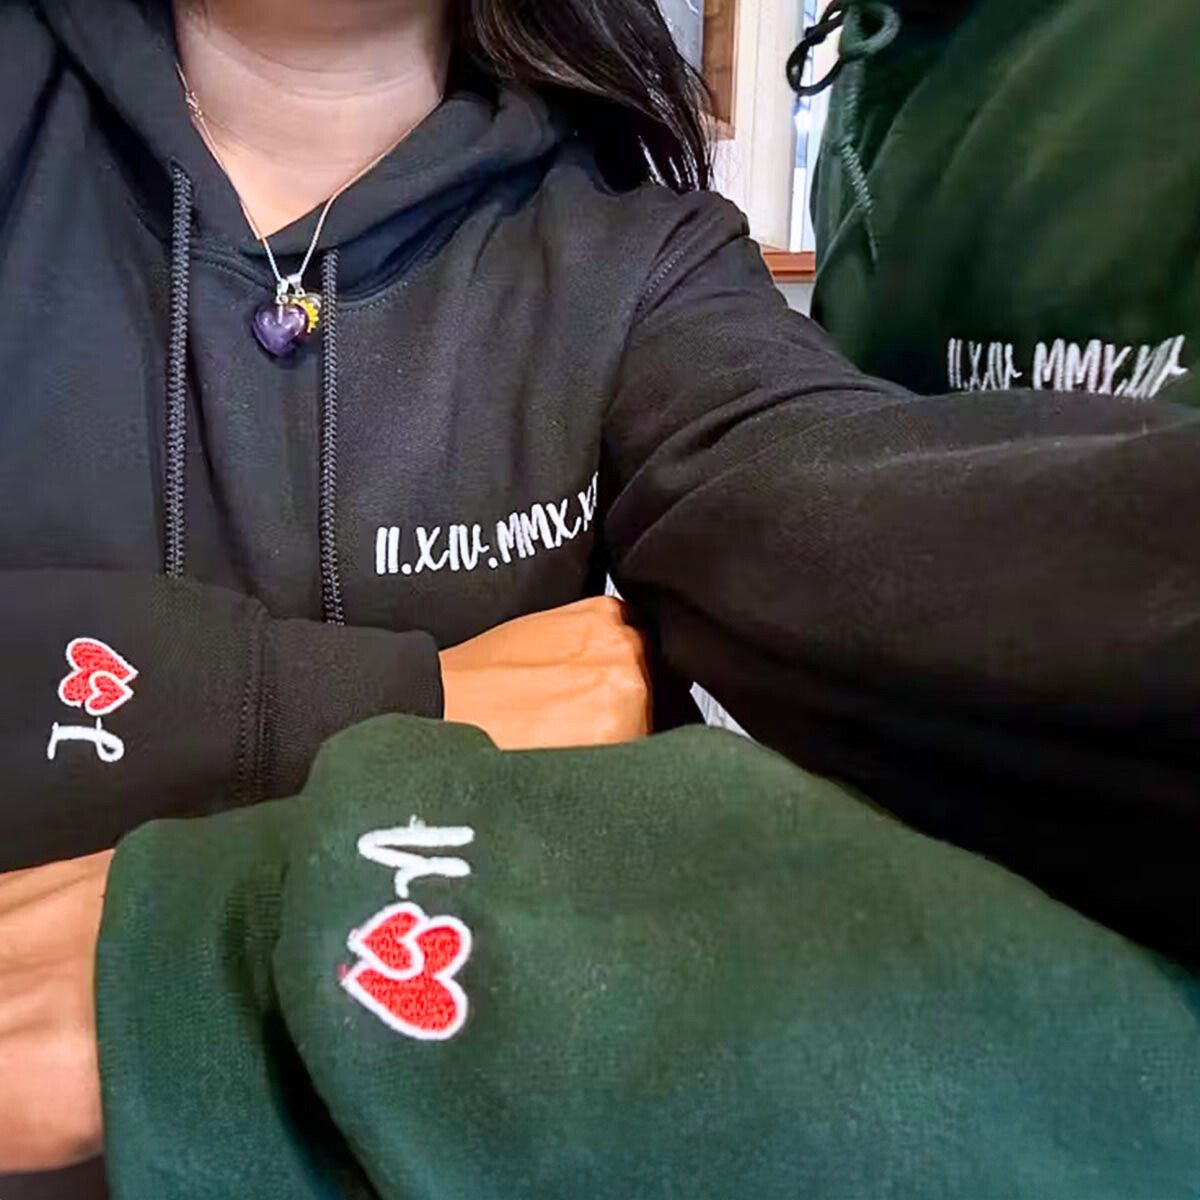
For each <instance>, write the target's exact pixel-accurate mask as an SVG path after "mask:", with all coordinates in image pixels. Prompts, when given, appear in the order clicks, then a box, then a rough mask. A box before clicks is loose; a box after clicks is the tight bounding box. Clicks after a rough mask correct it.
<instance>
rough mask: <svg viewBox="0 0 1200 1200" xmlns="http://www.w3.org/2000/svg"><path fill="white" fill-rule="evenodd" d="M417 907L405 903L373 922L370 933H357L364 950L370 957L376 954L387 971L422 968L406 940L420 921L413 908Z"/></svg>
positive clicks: (408, 973)
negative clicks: (384, 917)
mask: <svg viewBox="0 0 1200 1200" xmlns="http://www.w3.org/2000/svg"><path fill="white" fill-rule="evenodd" d="M414 907H415V906H413V905H406V906H405V907H404V908H401V909H399V910H397V911H395V912H393V913H392V915H391V916H390V917H388V918H387V919H386V920H384V921H380V922H378V923H377V924H374V925H372V926H371V927H370V932H369V933H367V934H365V935H364V934H360V935H358V942H359V945H361V946H362V948H363V949H362V953H363V954H364V955H365V956H366V957H367V958H375V959H376V960H377V961H378V963H379V964H380V965H381V966H382V968H383V969H384V970H385V971H391V972H393V973H394V974H396V975H410V974H412V972H413V970H414V969H419V968H417V967H416V956H415V955H414V954H413V952H412V949H411V948H410V947H409V945H408V943H407V942H406V941H405V938H407V937H408V935H409V934H410V933H412V932H413V930H414V929H416V928H417V926H418V925H420V923H421V919H420V918H419V917H418V916H417V915H416V913H414V912H413V911H412V910H413V908H414Z"/></svg>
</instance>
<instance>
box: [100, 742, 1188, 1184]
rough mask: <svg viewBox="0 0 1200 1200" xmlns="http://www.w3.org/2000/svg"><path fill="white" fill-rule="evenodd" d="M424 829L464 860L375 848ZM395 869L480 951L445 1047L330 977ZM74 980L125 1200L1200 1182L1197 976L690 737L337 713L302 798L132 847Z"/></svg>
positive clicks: (967, 859) (895, 827) (901, 831)
mask: <svg viewBox="0 0 1200 1200" xmlns="http://www.w3.org/2000/svg"><path fill="white" fill-rule="evenodd" d="M463 829H466V830H468V831H469V832H470V833H471V834H472V837H471V838H470V839H469V840H467V839H466V838H465V837H464V836H461V831H462V830H463ZM429 830H451V831H454V830H458V831H460V835H459V836H456V837H449V836H443V837H441V839H440V840H441V842H442V844H447V843H450V844H452V845H453V848H451V849H448V850H447V849H442V850H434V849H425V850H422V851H419V853H420V854H422V855H439V854H441V855H450V856H455V857H461V860H462V861H463V862H465V863H466V864H467V865H468V866H469V872H470V873H469V874H465V873H464V872H463V871H461V870H457V871H456V870H454V869H449V868H448V869H446V870H445V871H444V872H443V873H442V874H441V875H437V874H434V875H424V876H422V875H421V874H420V873H419V872H416V871H414V870H413V869H411V865H410V863H409V861H408V860H404V859H391V860H389V859H386V858H384V857H381V856H380V853H379V847H380V846H392V847H396V846H400V845H402V844H408V845H410V846H411V845H413V844H414V842H413V840H412V839H413V837H414V836H417V837H420V836H421V835H422V834H428V832H429ZM377 831H390V832H388V833H386V834H382V835H377V836H376V837H375V838H374V839H369V841H368V843H367V844H366V845H365V847H364V846H363V845H360V839H361V838H362V837H363V835H364V834H368V835H369V834H372V833H377ZM414 831H416V833H415V835H414ZM406 838H407V843H406V841H405V839H406ZM438 841H439V838H434V839H432V841H431V842H430V843H429V844H430V845H433V844H436V843H437V842H438ZM397 866H399V872H400V875H401V876H403V877H404V878H405V879H407V880H408V881H409V885H410V886H409V888H408V896H407V898H406V902H407V903H409V904H414V903H415V904H416V905H418V906H420V908H421V909H422V911H423V913H424V914H425V915H426V916H427V917H428V918H430V919H431V921H432V922H433V923H435V924H436V923H439V922H440V923H441V924H442V926H443V927H442V930H441V935H442V936H443V937H450V938H451V940H452V941H453V942H454V944H453V945H452V946H451V947H450V949H449V951H447V952H446V953H443V951H445V949H446V947H445V944H444V943H443V945H442V949H441V950H438V953H439V954H442V959H441V960H440V961H441V965H442V966H444V965H445V963H446V962H447V961H449V960H450V959H451V958H453V957H454V952H455V950H456V949H461V946H462V940H461V939H462V938H463V936H464V935H463V934H462V933H461V932H458V933H455V932H454V931H453V930H452V929H450V925H451V924H452V923H453V922H459V923H461V926H460V927H459V929H460V931H461V928H462V927H465V930H466V931H467V936H469V938H470V946H469V953H468V954H467V955H466V957H465V961H461V960H455V961H456V963H457V966H456V968H455V972H454V973H453V976H452V979H451V977H449V976H448V977H447V978H448V979H451V982H454V983H457V984H458V985H460V986H461V988H462V989H463V995H464V997H465V1000H466V1008H465V1009H464V1011H465V1012H466V1019H465V1024H463V1025H462V1026H461V1028H460V1029H459V1031H458V1032H457V1033H456V1034H455V1035H454V1036H452V1037H449V1038H447V1039H444V1040H419V1039H418V1038H416V1037H413V1036H410V1035H409V1034H407V1033H405V1032H400V1031H398V1030H397V1029H396V1028H393V1027H391V1026H389V1025H388V1024H386V1023H385V1022H384V1020H382V1019H381V1018H380V1017H379V1016H378V1015H377V1014H376V1013H375V1012H374V1011H372V1010H371V1009H370V1008H369V1007H367V1006H364V1005H363V1004H362V1003H360V1002H359V1001H358V1000H356V999H355V998H354V996H353V995H352V994H351V993H350V992H349V991H348V990H347V988H346V987H345V986H344V985H343V983H342V982H340V981H341V980H342V979H343V978H344V977H345V972H346V971H347V969H348V968H349V969H351V970H353V969H355V968H357V967H358V966H360V964H361V961H362V960H363V958H364V956H365V953H366V952H365V951H364V950H363V949H362V948H361V945H356V947H355V949H354V950H353V951H351V950H348V948H347V942H348V935H350V934H351V932H352V931H355V930H358V931H360V936H365V932H364V931H365V930H368V929H370V928H372V927H373V922H372V918H373V917H374V916H375V914H379V913H381V912H384V911H386V910H387V909H388V907H389V906H392V905H396V904H397V902H398V895H399V889H398V887H397V886H396V880H394V878H393V868H396V867H397ZM402 898H403V897H402ZM456 938H457V939H459V940H458V941H454V939H456ZM425 948H426V950H427V951H428V952H429V954H430V956H432V954H433V952H434V950H435V949H437V948H436V947H432V948H431V947H430V946H428V945H427V946H426V947H425ZM376 949H378V950H379V952H380V953H388V952H395V947H394V946H392V947H391V950H390V951H389V950H388V948H387V947H382V948H381V947H379V946H377V947H376ZM392 966H393V967H396V966H401V967H405V968H406V969H407V967H409V966H411V963H403V964H397V963H395V962H393V963H392ZM433 969H434V968H433V966H432V965H431V961H426V963H425V971H426V972H429V971H432V970H433ZM97 980H98V1016H99V1031H100V1050H101V1063H102V1074H103V1090H104V1108H105V1123H106V1130H107V1140H108V1164H109V1173H110V1179H111V1186H112V1189H113V1195H114V1197H115V1200H148V1198H149V1197H156V1198H163V1200H166V1198H168V1197H169V1198H170V1200H229V1198H230V1197H233V1196H236V1197H238V1200H277V1198H278V1197H281V1196H286V1197H288V1200H308V1198H312V1200H316V1198H318V1197H321V1198H325V1197H335V1196H353V1197H384V1198H386V1200H562V1198H563V1197H588V1198H589V1200H668V1198H671V1200H675V1198H678V1197H681V1196H686V1197H689V1200H731V1198H743V1197H745V1198H749V1197H754V1198H755V1200H807V1198H810V1197H811V1198H812V1200H863V1198H864V1197H868V1196H869V1197H878V1198H885V1197H895V1198H896V1200H900V1198H903V1200H962V1198H963V1197H966V1196H970V1197H972V1198H973V1200H1129V1197H1131V1196H1147V1197H1149V1196H1153V1197H1155V1200H1191V1198H1192V1197H1194V1195H1195V1186H1196V1181H1197V1179H1200V1134H1198V1130H1200V989H1198V985H1197V981H1196V980H1195V979H1194V978H1192V977H1190V976H1188V975H1186V974H1185V973H1183V972H1182V971H1180V970H1179V969H1177V968H1175V967H1173V966H1171V965H1169V964H1168V963H1167V962H1165V961H1164V960H1162V959H1160V958H1158V957H1156V956H1155V955H1154V954H1152V953H1150V952H1149V951H1147V950H1144V949H1141V948H1139V947H1137V946H1135V945H1133V944H1132V943H1130V942H1128V941H1125V940H1124V939H1123V938H1121V937H1119V936H1117V935H1116V934H1114V933H1111V932H1109V931H1107V930H1105V929H1103V928H1101V927H1099V926H1097V925H1095V924H1092V923H1091V922H1089V921H1088V920H1086V919H1084V918H1083V917H1081V916H1079V915H1077V914H1076V913H1074V912H1072V911H1071V910H1069V909H1067V908H1065V907H1063V906H1061V905H1059V904H1058V903H1056V902H1054V901H1052V900H1050V899H1049V898H1047V897H1046V896H1045V895H1044V894H1043V893H1041V892H1039V891H1038V890H1037V889H1036V888H1034V887H1032V886H1031V885H1029V884H1028V883H1026V882H1024V881H1022V880H1020V879H1018V878H1016V877H1015V876H1013V875H1010V874H1008V873H1007V872H1005V871H1004V870H1002V869H1000V868H999V867H997V866H994V865H992V864H989V863H987V862H985V861H983V860H981V859H977V858H975V857H972V856H971V855H969V854H967V853H964V852H962V851H960V850H957V849H953V848H951V847H949V846H947V845H945V844H942V843H939V842H936V841H932V840H929V839H927V838H925V837H924V836H922V835H920V834H917V833H915V832H912V831H910V830H908V829H906V828H905V827H903V826H901V825H900V824H898V823H897V822H895V821H894V820H893V819H892V818H890V817H888V816H885V815H882V814H881V813H880V812H878V811H876V810H875V809H873V808H872V807H870V806H868V805H867V804H864V803H862V802H861V801H859V800H858V799H856V798H854V797H853V796H851V795H850V794H848V793H846V792H845V791H843V790H841V789H839V788H837V787H835V786H834V785H832V784H830V783H828V782H825V781H823V780H820V779H817V778H814V777H812V776H809V775H805V774H801V773H800V772H798V771H797V770H796V769H795V768H793V767H792V766H790V765H789V764H788V763H787V762H786V761H785V760H783V759H781V758H778V757H776V756H774V755H773V754H771V753H769V752H766V751H764V750H762V749H759V748H756V747H754V746H752V745H750V744H749V743H746V742H744V741H742V740H741V739H738V738H735V737H734V736H732V735H727V734H721V733H716V732H713V731H705V730H689V731H684V732H681V733H676V734H670V735H665V736H662V737H660V738H658V739H654V740H651V741H649V742H646V743H642V744H638V745H631V746H626V747H620V748H615V749H602V750H581V751H570V752H558V753H539V754H501V753H500V752H498V751H496V750H495V749H494V748H493V747H492V746H491V744H490V743H489V742H488V741H487V740H486V739H485V738H484V737H483V736H482V735H481V734H479V733H478V732H476V731H474V730H470V729H466V728H456V727H447V726H443V725H439V724H436V723H429V722H421V721H418V720H416V719H402V718H383V719H380V720H377V721H374V722H371V723H368V724H366V725H363V726H361V727H359V728H357V729H355V730H352V731H350V732H348V733H346V734H344V735H342V736H341V737H339V738H338V739H335V740H334V742H333V743H332V744H331V745H330V746H329V747H328V748H327V749H326V750H324V751H323V752H322V754H321V756H320V758H319V759H318V761H317V763H316V766H315V768H314V770H313V773H312V776H311V778H310V780H309V783H308V785H307V787H306V789H305V791H304V794H303V795H302V796H301V797H299V798H298V799H295V800H288V801H282V802H276V803H274V804H270V805H267V806H263V807H260V808H258V809H255V810H247V811H244V812H240V813H234V814H226V815H222V816H218V817H212V818H208V819H204V820H199V821H195V822H175V823H160V824H155V825H151V826H149V827H147V828H146V829H143V830H141V831H139V832H137V833H135V834H134V835H133V836H131V837H130V838H128V839H127V840H126V841H125V842H124V843H123V844H122V846H121V848H120V849H119V851H118V854H117V857H116V861H115V864H114V866H113V871H112V876H111V881H110V887H109V894H108V898H107V902H106V907H105V914H104V923H103V929H102V933H101V940H100V947H99V957H98V976H97ZM376 982H378V979H377V981H376ZM425 982H428V981H427V980H426V981H425ZM395 986H396V987H397V988H398V989H403V988H412V987H415V986H418V985H416V984H413V983H412V982H411V981H410V982H409V983H407V984H399V983H397V984H396V985H395ZM442 999H443V1001H444V1000H445V995H443V996H442ZM435 1007H436V1006H435ZM418 1008H419V1006H418ZM389 1011H390V1010H389ZM397 1011H399V1009H397ZM415 1011H417V1010H416V1009H414V1010H411V1011H410V1012H409V1016H410V1017H411V1016H412V1015H413V1012H415Z"/></svg>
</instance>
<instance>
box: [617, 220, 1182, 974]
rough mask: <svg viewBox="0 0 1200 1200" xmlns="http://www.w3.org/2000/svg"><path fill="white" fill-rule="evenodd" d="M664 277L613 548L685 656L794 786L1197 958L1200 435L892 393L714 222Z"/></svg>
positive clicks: (672, 254)
mask: <svg viewBox="0 0 1200 1200" xmlns="http://www.w3.org/2000/svg"><path fill="white" fill-rule="evenodd" d="M661 261H662V263H663V264H664V265H663V267H662V268H661V269H660V270H659V271H658V272H656V274H655V275H654V276H653V277H652V280H651V287H650V289H648V291H647V294H646V298H645V300H644V302H643V307H642V311H641V313H640V316H639V320H638V322H637V324H636V326H635V328H634V329H633V331H632V334H631V338H630V342H629V346H628V350H627V355H626V359H625V363H624V367H623V372H622V377H621V380H620V385H619V389H618V393H617V396H616V399H615V401H614V403H613V406H612V409H611V412H610V414H609V420H608V429H607V441H606V449H607V467H608V479H609V486H610V491H611V494H612V502H611V505H610V508H609V515H608V522H607V537H608V539H609V542H610V545H611V550H612V555H613V559H614V562H615V574H616V575H617V577H618V582H619V583H620V585H621V586H622V589H623V590H624V592H625V594H626V595H627V596H628V598H629V599H630V600H631V601H633V602H634V603H635V604H636V605H637V606H638V607H639V608H640V609H641V610H642V611H643V613H644V614H646V615H647V617H648V618H649V619H650V620H651V621H652V623H653V624H654V625H655V626H656V627H657V630H658V634H659V637H660V638H661V641H662V644H663V649H664V652H665V655H666V658H667V660H668V661H669V662H670V663H671V665H672V666H673V667H674V668H675V669H676V670H678V671H679V672H681V673H682V674H684V675H685V677H688V678H692V679H695V680H697V681H699V682H700V683H702V684H703V685H704V686H705V687H707V688H708V689H709V690H710V691H712V692H713V693H714V694H715V695H716V696H717V697H718V699H720V700H721V701H722V702H723V703H724V704H725V705H726V706H727V707H728V708H729V709H730V710H731V711H732V713H733V715H734V716H735V717H736V718H737V719H738V720H739V721H740V722H741V723H742V724H743V725H745V726H746V727H747V728H748V729H749V730H750V732H751V733H753V734H754V735H755V736H757V737H758V738H760V739H762V740H763V741H765V742H767V743H769V744H770V745H772V746H775V747H777V748H779V749H781V750H783V751H784V752H786V753H787V754H789V755H790V756H791V757H793V758H794V759H796V760H798V761H800V762H802V763H804V764H805V765H807V766H810V767H813V768H815V769H817V770H820V771H823V772H827V773H830V774H834V775H837V776H840V777H842V778H845V779H847V780H850V781H852V782H853V783H854V784H856V785H857V786H859V787H862V788H863V789H865V790H866V791H867V792H869V793H870V794H871V795H872V796H873V797H875V798H877V799H878V800H880V801H881V802H883V803H886V804H888V805H889V806H891V807H892V808H894V809H895V810H896V811H897V812H899V813H900V814H902V815H903V816H905V817H906V818H907V819H909V820H912V821H914V822H916V823H918V824H920V825H921V826H923V827H924V828H927V829H930V830H932V831H933V832H935V833H937V834H938V835H940V836H945V837H949V838H951V839H954V840H957V841H960V842H962V843H965V844H967V845H969V846H971V847H973V848H975V849H978V850H982V851H984V852H986V853H988V854H991V855H994V856H996V857H998V858H1000V859H1002V860H1003V861H1005V862H1007V863H1008V864H1010V865H1012V866H1015V867H1016V868H1018V869H1020V870H1022V871H1024V872H1026V873H1028V874H1030V875H1031V876H1032V877H1034V878H1035V879H1037V880H1038V882H1040V883H1042V884H1043V885H1044V886H1048V887H1050V888H1052V889H1054V890H1055V891H1057V892H1059V893H1060V894H1062V895H1064V896H1065V897H1067V898H1069V899H1071V900H1072V901H1073V902H1075V903H1077V904H1079V905H1082V906H1084V907H1086V908H1088V909H1089V910H1090V911H1092V912H1094V913H1096V914H1098V915H1100V916H1102V917H1104V918H1106V919H1108V920H1110V921H1113V922H1116V923H1119V924H1121V925H1122V926H1123V927H1124V928H1126V929H1129V930H1132V931H1134V932H1136V933H1139V934H1140V935H1142V936H1145V937H1152V938H1154V939H1156V940H1158V941H1160V942H1163V943H1168V944H1170V945H1172V946H1173V947H1174V948H1175V949H1177V950H1181V951H1183V950H1188V951H1195V950H1196V949H1197V947H1198V946H1200V932H1198V930H1197V921H1196V919H1195V915H1194V914H1195V911H1196V884H1195V882H1194V880H1195V873H1194V869H1193V865H1192V863H1191V862H1190V861H1189V860H1188V854H1187V851H1186V847H1188V846H1194V845H1195V844H1196V835H1197V831H1198V822H1197V813H1198V810H1200V782H1198V780H1200V770H1198V768H1200V739H1197V738H1196V736H1195V715H1196V713H1197V711H1200V535H1198V533H1197V528H1198V527H1197V513H1198V512H1200V413H1194V412H1189V411H1188V410H1185V409H1183V408H1179V407H1176V406H1174V405H1171V404H1165V403H1160V404H1147V403H1145V402H1135V401H1129V400H1125V399H1122V398H1120V397H1111V396H1108V397H1093V396H1080V395H1074V396H1062V395H1052V394H1048V393H1032V392H1031V393H1010V394H999V395H988V396H984V395H978V394H964V395H954V396H939V397H928V398H926V397H917V396H913V395H911V394H909V393H907V392H905V391H904V390H903V389H901V388H898V387H896V386H893V385H890V384H887V383H884V382H881V381H879V380H874V379H869V378H866V377H864V376H863V375H861V374H860V373H859V372H857V371H856V370H855V369H854V368H853V367H852V366H851V365H850V364H849V363H847V362H846V361H845V360H844V359H843V358H841V356H840V355H839V354H838V353H837V352H836V350H835V349H834V347H833V346H832V345H831V343H830V341H829V340H828V338H827V337H826V336H825V335H824V334H823V333H822V332H821V331H820V330H819V329H818V328H817V327H816V326H815V325H814V324H812V323H811V322H809V321H807V320H805V319H803V318H801V317H800V316H798V315H796V314H794V313H791V312H790V311H788V310H787V309H786V307H785V306H784V304H783V302H782V300H781V299H780V298H779V297H778V295H777V293H776V292H775V290H774V289H773V287H772V286H771V283H770V280H769V278H768V276H767V274H766V271H765V269H764V268H763V266H762V264H761V260H760V256H759V254H758V251H757V249H756V247H754V246H753V244H752V243H751V242H750V241H749V240H748V239H746V238H745V237H744V229H743V228H742V223H741V220H740V218H739V217H737V215H736V214H734V213H733V212H732V210H729V209H727V208H726V207H725V206H723V205H717V204H714V203H713V202H711V201H703V202H696V203H694V204H693V206H692V209H691V213H690V216H689V218H688V219H687V220H685V221H684V222H683V224H682V225H681V226H680V227H679V228H678V229H677V230H676V231H675V233H674V235H673V237H672V238H671V240H670V242H669V244H668V245H666V246H665V247H664V250H663V253H662V256H661ZM1185 386H1186V385H1185ZM1184 394H1185V393H1177V395H1180V396H1182V395H1184Z"/></svg>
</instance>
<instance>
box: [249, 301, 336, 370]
mask: <svg viewBox="0 0 1200 1200" xmlns="http://www.w3.org/2000/svg"><path fill="white" fill-rule="evenodd" d="M320 323H321V297H320V296H315V295H313V294H312V293H310V292H304V291H297V292H296V293H295V294H294V295H285V294H283V293H280V294H279V295H277V296H276V298H275V299H274V300H268V301H267V303H266V304H264V305H262V306H261V307H260V308H259V310H258V311H257V312H256V313H255V314H254V321H253V323H252V328H253V330H254V336H255V338H256V339H257V340H258V344H259V345H260V346H261V347H262V348H263V349H264V350H265V351H266V352H267V353H268V354H270V355H271V356H272V357H274V358H287V357H288V356H289V355H291V354H294V353H295V352H296V350H298V349H299V348H300V347H301V346H302V345H304V343H305V342H307V341H308V339H309V338H310V337H311V336H312V335H313V333H314V332H316V328H317V326H318V325H319V324H320Z"/></svg>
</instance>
